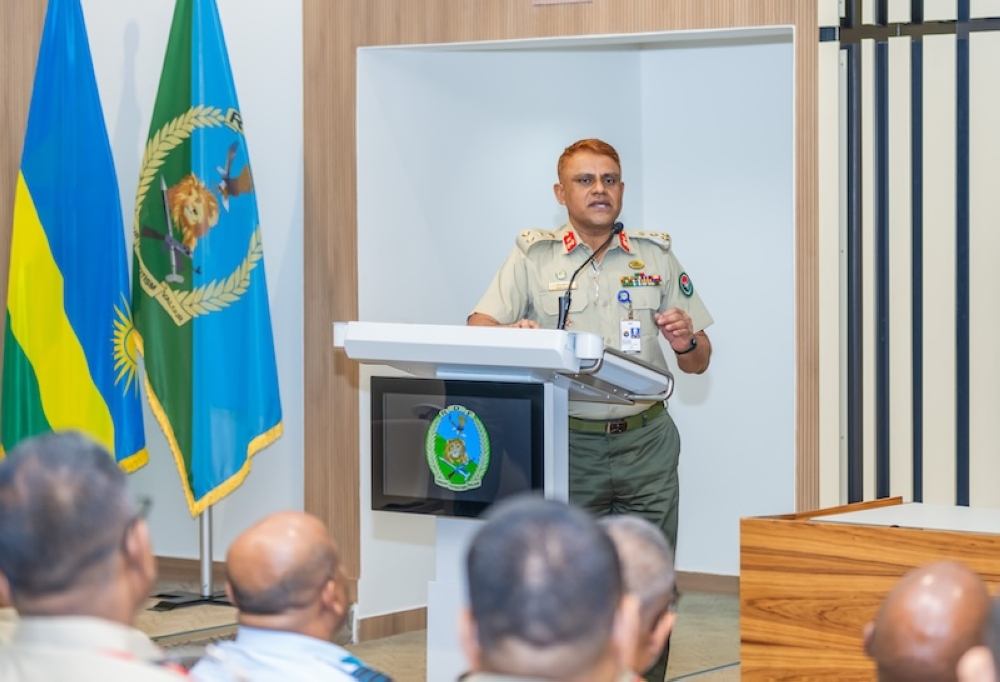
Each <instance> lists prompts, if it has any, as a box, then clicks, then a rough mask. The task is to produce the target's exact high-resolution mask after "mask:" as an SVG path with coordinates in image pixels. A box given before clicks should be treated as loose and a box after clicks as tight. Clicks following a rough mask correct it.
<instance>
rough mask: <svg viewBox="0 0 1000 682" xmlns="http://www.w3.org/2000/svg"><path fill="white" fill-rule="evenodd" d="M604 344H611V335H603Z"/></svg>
mask: <svg viewBox="0 0 1000 682" xmlns="http://www.w3.org/2000/svg"><path fill="white" fill-rule="evenodd" d="M604 345H605V346H610V345H611V337H610V336H605V337H604Z"/></svg>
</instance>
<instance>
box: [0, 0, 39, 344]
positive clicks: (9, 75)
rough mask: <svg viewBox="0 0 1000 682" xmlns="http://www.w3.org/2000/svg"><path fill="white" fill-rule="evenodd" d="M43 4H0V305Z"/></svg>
mask: <svg viewBox="0 0 1000 682" xmlns="http://www.w3.org/2000/svg"><path fill="white" fill-rule="evenodd" d="M47 4H48V3H47V0H18V1H17V2H4V3H0V64H3V68H2V69H0V93H2V96H0V301H3V304H4V306H6V304H7V262H8V261H9V260H10V231H11V225H12V224H13V221H14V188H15V187H16V186H17V172H18V167H19V166H20V165H21V147H22V146H23V144H24V130H25V125H26V124H27V121H28V107H29V105H30V104H31V84H32V83H33V82H34V79H35V62H36V61H37V60H38V45H39V43H41V39H42V24H43V23H44V22H45V7H46V5H47ZM0 345H2V340H0Z"/></svg>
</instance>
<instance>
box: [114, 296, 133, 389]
mask: <svg viewBox="0 0 1000 682" xmlns="http://www.w3.org/2000/svg"><path fill="white" fill-rule="evenodd" d="M115 316H116V319H115V320H114V325H115V333H114V336H113V337H112V339H111V340H112V342H113V343H114V349H115V370H117V371H118V375H117V376H116V377H115V385H116V386H117V385H118V384H119V383H121V380H122V379H125V388H124V390H122V394H123V395H124V394H125V393H127V392H128V389H129V387H130V386H132V382H133V381H135V371H136V358H137V357H138V356H137V355H136V348H135V327H134V326H133V325H132V309H131V308H130V307H129V304H128V301H126V300H125V296H124V295H123V296H122V307H121V308H119V307H118V306H115ZM135 388H136V390H138V389H139V385H138V384H136V386H135Z"/></svg>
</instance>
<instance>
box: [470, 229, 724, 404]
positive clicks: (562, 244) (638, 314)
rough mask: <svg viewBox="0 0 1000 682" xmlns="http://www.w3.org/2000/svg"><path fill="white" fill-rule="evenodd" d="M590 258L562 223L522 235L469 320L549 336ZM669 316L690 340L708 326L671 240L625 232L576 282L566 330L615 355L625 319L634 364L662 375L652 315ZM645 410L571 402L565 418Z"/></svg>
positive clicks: (663, 363) (664, 365) (664, 236)
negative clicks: (528, 326) (522, 325)
mask: <svg viewBox="0 0 1000 682" xmlns="http://www.w3.org/2000/svg"><path fill="white" fill-rule="evenodd" d="M591 253H592V251H591V249H590V247H589V246H587V245H586V244H585V243H583V240H581V239H580V237H579V236H578V235H577V234H576V231H575V230H574V229H573V228H572V226H570V225H569V224H568V223H567V224H566V225H563V226H562V227H561V228H560V229H559V230H557V231H555V232H550V231H546V230H525V231H524V232H522V233H521V234H520V235H519V236H518V238H517V240H516V246H515V247H514V249H513V251H511V253H510V255H509V256H508V257H507V260H506V261H505V262H504V263H503V265H501V266H500V270H499V271H498V272H497V274H496V276H495V277H494V278H493V282H492V283H491V284H490V286H489V288H488V289H487V291H486V294H485V295H484V296H483V298H482V299H481V300H480V301H479V303H477V304H476V307H475V312H477V313H484V314H486V315H489V316H491V317H493V318H494V319H496V320H497V321H498V322H500V323H501V324H512V323H514V322H517V321H518V320H521V319H528V320H534V321H535V322H537V323H538V325H539V326H540V327H542V328H543V329H555V327H556V324H557V321H558V318H559V297H560V296H562V295H563V293H564V292H565V291H566V288H567V286H568V285H569V280H570V278H571V277H572V276H573V272H574V271H575V270H576V269H577V268H578V267H580V266H581V265H583V263H584V262H585V261H586V260H587V258H588V257H590V255H591ZM622 292H625V293H622ZM620 294H621V295H622V296H623V297H624V296H625V295H626V294H627V297H628V302H627V303H623V302H621V301H620V300H619V295H620ZM670 308H680V309H681V310H683V311H685V312H686V313H687V314H688V315H690V317H691V322H692V324H693V325H694V331H695V332H699V331H701V330H703V329H705V328H706V327H708V326H709V325H710V324H712V316H711V315H710V314H709V312H708V309H707V308H706V307H705V304H704V303H703V302H702V300H701V296H699V295H698V291H697V290H696V289H695V286H694V283H693V281H692V279H691V277H690V276H689V275H688V274H687V272H685V270H684V267H683V266H682V265H681V263H680V261H679V260H678V259H677V257H676V256H675V255H674V253H673V251H672V250H671V248H670V236H669V235H667V234H664V233H661V232H645V231H638V232H628V233H626V232H624V231H623V232H622V233H621V234H620V235H618V237H617V238H616V239H613V240H612V242H611V245H610V246H609V248H608V250H607V251H606V252H605V254H604V256H603V257H602V258H601V262H600V264H597V265H588V266H587V267H586V268H585V269H583V270H581V271H580V274H578V275H577V276H576V280H575V281H574V283H573V291H572V299H571V304H570V308H569V323H568V325H567V329H568V330H570V331H588V332H594V333H597V334H600V335H601V336H603V337H604V345H605V346H608V347H610V348H614V349H616V350H621V349H622V338H621V336H622V320H624V319H628V317H629V314H630V312H631V316H632V318H633V319H634V320H637V321H638V322H639V324H640V346H641V350H640V352H639V353H636V354H635V357H637V358H639V359H641V360H644V361H646V362H648V363H650V364H652V365H655V366H656V367H660V368H662V369H667V363H666V360H665V358H664V356H663V350H662V348H661V347H660V343H659V339H660V338H661V335H660V331H659V329H658V328H657V326H656V322H655V320H654V319H653V315H654V314H656V313H660V312H664V311H666V310H668V309H670ZM648 407H649V405H647V404H641V405H604V404H600V403H583V402H571V403H570V406H569V413H570V415H572V416H574V417H579V418H581V419H617V418H620V417H625V416H628V415H632V414H638V413H639V412H642V411H643V410H645V409H646V408H648Z"/></svg>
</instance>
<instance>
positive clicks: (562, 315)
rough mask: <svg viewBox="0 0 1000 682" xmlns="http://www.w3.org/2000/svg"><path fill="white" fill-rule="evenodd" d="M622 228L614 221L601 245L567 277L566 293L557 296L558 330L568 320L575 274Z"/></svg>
mask: <svg viewBox="0 0 1000 682" xmlns="http://www.w3.org/2000/svg"><path fill="white" fill-rule="evenodd" d="M624 229H625V226H624V225H622V224H621V223H615V224H614V225H613V226H612V227H611V234H609V235H608V238H607V239H606V240H604V243H603V244H601V246H600V247H599V248H598V249H596V250H595V251H594V252H593V253H592V254H590V256H588V257H587V260H585V261H583V265H581V266H580V267H578V268H577V269H576V270H574V271H573V276H572V277H570V278H569V286H568V287H566V293H565V294H563V295H562V296H560V297H559V317H558V319H557V321H556V329H559V330H563V329H566V322H567V321H568V320H569V304H570V298H571V296H572V291H573V281H574V280H576V276H577V275H579V274H580V271H581V270H583V269H584V268H585V267H587V266H588V265H590V263H591V261H593V260H594V259H595V258H596V257H597V254H599V253H600V252H601V251H604V249H606V248H607V247H608V245H609V244H610V243H611V240H612V239H614V238H615V235H618V234H621V231H622V230H624Z"/></svg>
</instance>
